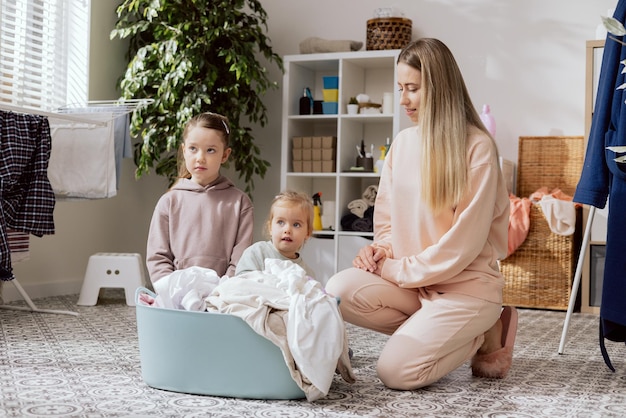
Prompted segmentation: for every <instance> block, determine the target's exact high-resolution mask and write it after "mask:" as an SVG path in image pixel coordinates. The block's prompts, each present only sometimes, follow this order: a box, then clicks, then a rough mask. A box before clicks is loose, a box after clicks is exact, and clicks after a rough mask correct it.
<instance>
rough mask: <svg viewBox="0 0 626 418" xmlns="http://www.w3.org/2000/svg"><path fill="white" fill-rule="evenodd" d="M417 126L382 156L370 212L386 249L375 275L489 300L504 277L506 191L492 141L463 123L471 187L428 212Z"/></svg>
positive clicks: (496, 298)
mask: <svg viewBox="0 0 626 418" xmlns="http://www.w3.org/2000/svg"><path fill="white" fill-rule="evenodd" d="M421 152H422V151H421V145H420V138H419V134H418V130H417V128H416V127H411V128H408V129H405V130H403V131H402V132H400V133H399V134H398V136H397V137H396V139H395V140H394V141H393V144H392V147H391V151H390V152H389V154H388V155H387V157H386V158H385V164H384V167H383V171H382V174H381V179H380V185H379V189H378V196H377V198H376V205H375V211H374V245H375V246H379V247H382V248H384V249H385V250H386V252H387V255H388V257H389V258H388V259H387V260H386V261H385V263H384V266H383V270H382V277H383V278H384V279H385V280H388V281H390V282H393V283H397V284H398V285H399V286H400V287H409V288H411V287H428V288H430V289H431V290H434V291H438V292H454V293H461V294H465V295H470V296H474V297H477V298H481V299H485V300H488V301H491V302H495V303H501V302H502V288H503V286H504V280H503V278H502V275H501V273H500V271H499V268H498V260H499V259H502V258H504V257H505V256H506V253H507V230H508V223H509V211H510V209H509V197H508V192H507V189H506V184H505V181H504V177H503V176H502V173H501V171H500V166H499V163H498V153H497V149H496V147H495V145H494V144H493V142H492V141H491V139H490V138H489V137H488V136H487V135H486V134H485V133H483V132H482V131H480V130H479V129H478V128H475V127H470V129H469V133H468V138H467V158H468V167H469V182H470V186H471V187H470V188H471V190H470V191H469V192H468V193H467V194H466V196H465V198H464V199H463V200H462V201H461V202H460V203H459V205H458V206H457V207H456V208H450V209H447V210H444V211H442V212H441V213H440V214H437V215H435V214H433V213H432V211H431V210H430V209H429V208H428V207H427V206H426V205H425V204H424V203H423V202H422V199H421V197H420V196H421V192H420V189H421V185H420V181H419V176H420V170H419V167H418V162H419V161H420V160H421V157H420V154H421Z"/></svg>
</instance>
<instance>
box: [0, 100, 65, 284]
mask: <svg viewBox="0 0 626 418" xmlns="http://www.w3.org/2000/svg"><path fill="white" fill-rule="evenodd" d="M51 141H52V140H51V137H50V126H49V124H48V119H47V118H46V117H43V116H39V115H29V114H20V113H14V112H7V111H2V110H0V196H1V198H2V204H1V205H0V280H12V279H13V278H14V277H13V269H12V266H11V253H10V249H9V245H8V237H7V232H6V230H7V228H10V229H13V230H16V231H21V232H25V233H29V234H33V235H35V236H38V237H41V236H43V235H51V234H54V219H53V212H54V204H55V197H54V192H53V190H52V186H51V185H50V182H49V181H48V160H49V159H50V148H51V144H52V142H51Z"/></svg>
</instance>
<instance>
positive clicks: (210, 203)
mask: <svg viewBox="0 0 626 418" xmlns="http://www.w3.org/2000/svg"><path fill="white" fill-rule="evenodd" d="M229 136H230V128H229V126H228V120H227V119H226V118H225V117H224V116H221V115H218V114H216V113H210V112H207V113H201V114H199V115H197V116H195V117H193V118H192V119H191V120H190V121H189V123H188V124H187V126H186V127H185V130H184V131H183V143H182V144H181V147H180V149H179V179H178V181H177V182H176V183H175V184H174V186H172V187H171V188H170V190H169V191H168V192H167V193H165V194H164V195H163V196H161V198H160V199H159V201H158V202H157V204H156V207H155V209H154V214H153V215H152V221H151V223H150V230H149V232H148V242H147V251H146V264H147V267H148V273H149V276H150V280H151V281H152V282H156V281H157V280H159V279H161V278H162V277H163V276H166V275H168V274H170V273H172V272H173V271H174V270H181V269H185V268H188V267H194V266H198V267H204V268H210V269H212V270H215V272H216V273H217V274H218V275H219V276H223V275H227V276H233V275H234V274H235V268H236V267H237V262H238V261H239V258H240V257H241V254H242V253H243V251H244V250H245V249H246V248H248V246H250V245H251V244H252V236H253V227H254V216H253V206H252V202H251V201H250V198H249V197H248V195H246V194H245V193H244V192H242V191H241V190H239V189H238V188H236V187H235V185H234V184H233V183H232V182H231V181H230V180H229V179H228V178H226V177H225V176H223V175H221V174H220V168H221V166H222V164H224V163H225V162H226V161H227V160H228V157H229V156H230V152H231V148H230V147H229V145H228V140H229Z"/></svg>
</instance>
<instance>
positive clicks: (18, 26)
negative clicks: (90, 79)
mask: <svg viewBox="0 0 626 418" xmlns="http://www.w3.org/2000/svg"><path fill="white" fill-rule="evenodd" d="M88 22H89V2H88V1H80V0H78V1H77V0H0V101H3V102H7V103H10V104H12V105H17V106H25V107H33V108H41V109H56V108H58V107H60V106H63V105H66V104H67V103H75V102H84V101H85V100H86V98H87V69H88V58H87V57H88V46H89V45H88V42H89V41H88V40H89V36H88V34H89V24H88Z"/></svg>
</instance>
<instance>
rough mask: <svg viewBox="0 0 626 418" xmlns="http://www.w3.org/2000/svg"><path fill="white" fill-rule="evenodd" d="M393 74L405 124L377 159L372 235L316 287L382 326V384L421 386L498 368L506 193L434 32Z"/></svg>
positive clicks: (507, 338) (509, 311)
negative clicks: (465, 370) (466, 370)
mask: <svg viewBox="0 0 626 418" xmlns="http://www.w3.org/2000/svg"><path fill="white" fill-rule="evenodd" d="M397 80H398V88H399V89H400V92H401V94H400V106H401V107H403V108H404V111H405V113H406V115H407V116H408V117H409V118H410V119H411V121H412V122H414V126H412V127H410V128H408V129H405V130H403V131H402V132H400V133H399V134H398V136H397V137H396V138H395V139H394V141H393V144H392V146H391V150H390V152H389V154H388V155H387V157H386V159H385V164H384V166H383V170H382V173H381V178H380V184H379V188H378V195H377V198H376V204H375V212H374V240H373V242H372V244H370V245H367V246H365V247H363V248H362V249H360V250H359V252H358V255H357V256H356V257H355V258H354V260H353V263H352V264H353V267H352V268H349V269H347V270H343V271H341V272H339V273H337V274H336V275H334V276H333V277H331V278H330V280H329V282H328V283H327V286H326V289H327V291H328V293H330V294H333V295H335V296H338V297H340V299H341V304H340V305H339V306H340V309H341V312H342V314H343V317H344V319H345V320H346V321H348V322H351V323H353V324H356V325H359V326H362V327H366V328H369V329H372V330H375V331H379V332H382V333H385V334H388V335H389V336H390V337H389V340H388V342H387V343H386V345H385V347H384V349H383V351H382V353H381V355H380V358H379V359H378V364H377V372H378V375H379V377H380V379H381V380H382V381H383V383H384V384H385V385H387V386H389V387H391V388H394V389H405V390H410V389H416V388H419V387H423V386H427V385H429V384H431V383H433V382H435V381H437V380H439V379H440V378H441V377H443V376H445V375H446V374H448V373H449V372H451V371H452V370H454V369H456V368H458V367H459V366H461V365H462V364H463V363H465V362H466V361H469V360H471V365H472V372H473V374H474V375H475V376H481V377H495V378H502V377H504V376H505V375H506V374H507V372H508V370H509V368H510V366H511V362H512V350H513V344H514V340H515V332H516V328H517V312H516V310H515V309H514V308H510V307H505V308H504V309H502V288H503V286H504V280H503V278H502V275H501V273H500V271H499V268H498V260H499V259H501V258H503V257H504V256H505V255H506V251H507V234H508V220H509V205H510V204H509V198H508V193H507V189H506V185H505V181H504V178H503V176H502V173H501V171H500V167H499V162H498V151H497V147H496V144H495V141H494V139H493V138H492V137H491V136H490V134H489V133H488V131H487V129H486V128H485V126H484V125H483V124H482V122H481V120H480V117H479V115H478V113H477V112H476V110H475V108H474V105H473V104H472V101H471V99H470V96H469V93H468V91H467V88H466V86H465V82H464V81H463V77H462V75H461V72H460V70H459V68H458V65H457V63H456V61H455V59H454V57H453V55H452V53H451V52H450V50H449V49H448V47H447V46H446V45H445V44H443V43H442V42H441V41H439V40H437V39H431V38H424V39H419V40H417V41H415V42H412V43H410V44H409V45H407V46H406V47H405V48H404V49H403V50H402V51H401V53H400V55H399V57H398V63H397Z"/></svg>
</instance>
